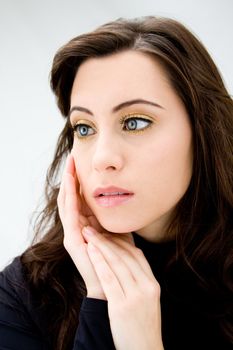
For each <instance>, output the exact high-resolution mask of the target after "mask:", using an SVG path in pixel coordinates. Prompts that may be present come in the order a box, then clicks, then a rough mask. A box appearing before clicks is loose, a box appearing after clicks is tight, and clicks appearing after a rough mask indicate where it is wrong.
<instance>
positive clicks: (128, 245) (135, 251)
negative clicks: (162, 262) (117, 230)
mask: <svg viewBox="0 0 233 350" xmlns="http://www.w3.org/2000/svg"><path fill="white" fill-rule="evenodd" d="M106 237H107V238H109V239H110V240H112V241H114V242H115V243H116V244H117V245H118V246H119V247H122V248H123V249H125V250H127V251H128V252H129V253H130V254H132V256H134V258H135V259H137V261H138V263H139V264H140V266H141V268H142V270H143V271H144V273H145V274H146V275H147V277H148V278H149V279H152V280H153V279H154V275H153V273H152V270H151V267H150V264H149V263H148V261H147V259H146V257H145V255H144V254H143V252H142V250H141V249H140V248H138V247H136V246H135V245H134V243H132V240H131V238H129V239H127V240H126V239H124V237H122V238H121V237H119V236H118V235H117V234H111V235H110V234H107V235H106ZM125 237H127V235H125Z"/></svg>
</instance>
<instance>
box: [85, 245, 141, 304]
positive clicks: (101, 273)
mask: <svg viewBox="0 0 233 350" xmlns="http://www.w3.org/2000/svg"><path fill="white" fill-rule="evenodd" d="M87 252H88V255H89V257H90V260H91V262H92V264H93V266H94V269H95V271H96V274H97V276H98V279H99V281H100V283H101V286H102V288H103V291H104V294H105V296H106V298H107V300H110V301H111V302H116V303H117V302H118V301H119V299H122V298H124V297H125V295H124V290H123V288H122V286H121V283H120V282H119V280H118V278H117V276H116V274H115V272H114V271H113V270H112V266H111V267H110V266H109V264H108V263H107V261H106V260H105V257H104V256H103V254H102V252H101V251H100V250H99V249H98V248H97V247H96V246H95V245H94V244H93V243H91V242H89V243H88V247H87ZM117 263H118V271H120V272H121V275H123V276H124V278H125V279H127V280H128V281H129V280H130V281H133V280H132V276H130V274H129V271H128V269H126V268H125V267H124V266H123V264H120V263H119V261H118V262H117ZM134 287H135V286H131V288H134Z"/></svg>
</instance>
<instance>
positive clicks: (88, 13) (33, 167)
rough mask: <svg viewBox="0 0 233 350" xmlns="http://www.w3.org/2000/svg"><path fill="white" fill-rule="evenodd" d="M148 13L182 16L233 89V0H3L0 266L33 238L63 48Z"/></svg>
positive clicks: (56, 121) (52, 137)
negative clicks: (56, 59)
mask: <svg viewBox="0 0 233 350" xmlns="http://www.w3.org/2000/svg"><path fill="white" fill-rule="evenodd" d="M142 15H162V16H167V17H172V18H175V19H178V20H180V21H182V22H183V23H184V24H185V25H186V26H187V27H188V28H189V29H191V30H192V31H193V32H194V33H195V34H196V35H197V36H198V37H199V38H200V39H201V41H202V42H203V43H204V45H205V46H206V47H207V49H208V51H209V52H210V54H211V55H212V57H213V59H214V60H215V62H216V63H217V65H218V67H219V69H220V72H221V73H222V76H223V78H224V81H225V83H226V85H227V87H228V90H229V91H230V93H231V94H232V92H233V78H232V77H233V48H232V36H233V20H232V19H233V1H232V0H221V1H219V0H206V1H205V0H195V1H191V0H190V1H189V0H174V1H173V0H161V1H159V0H143V1H137V0H116V1H111V0H85V1H83V0H82V1H81V0H44V1H43V0H41V1H38V0H0V146H1V147H0V159H1V171H0V269H1V268H2V267H4V266H5V265H6V264H7V263H9V262H10V261H11V259H12V258H13V257H14V256H15V255H17V254H19V253H21V252H22V251H23V250H24V249H25V248H26V247H27V246H28V244H29V242H30V241H31V239H32V236H33V234H32V225H31V223H30V222H31V218H32V214H33V211H34V210H35V209H36V207H37V206H38V204H39V202H41V201H42V194H43V185H44V181H45V174H46V170H47V168H48V165H49V164H50V162H51V160H52V156H53V152H54V148H55V143H56V139H57V136H58V134H59V132H60V131H61V129H62V127H63V123H64V121H63V119H62V117H61V116H60V114H59V111H58V109H57V107H56V104H55V99H54V96H53V95H52V93H51V91H50V87H49V71H50V68H51V64H52V59H53V56H54V54H55V52H56V50H57V49H58V48H59V47H60V46H61V45H63V44H64V43H65V42H67V41H68V40H69V39H71V38H73V37H74V36H77V35H79V34H81V33H83V32H86V31H89V30H92V29H94V28H95V27H97V26H98V25H101V24H103V23H105V22H108V21H110V20H114V19H116V18H118V17H130V18H131V17H137V16H142Z"/></svg>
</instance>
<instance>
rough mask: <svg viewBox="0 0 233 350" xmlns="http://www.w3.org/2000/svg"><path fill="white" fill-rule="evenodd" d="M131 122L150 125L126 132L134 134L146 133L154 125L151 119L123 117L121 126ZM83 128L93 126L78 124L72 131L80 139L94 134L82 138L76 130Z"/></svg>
mask: <svg viewBox="0 0 233 350" xmlns="http://www.w3.org/2000/svg"><path fill="white" fill-rule="evenodd" d="M130 120H140V121H144V122H148V123H149V124H148V125H147V126H145V127H143V128H141V129H134V130H126V131H128V132H132V133H139V132H143V131H145V130H146V129H148V128H150V127H151V126H152V125H151V124H152V123H153V122H152V121H151V120H149V119H146V118H142V117H130V118H127V117H125V116H124V117H122V118H121V119H120V124H121V125H123V124H124V123H125V122H128V121H130ZM81 126H85V127H88V128H90V127H91V126H90V125H88V124H85V123H77V124H75V125H73V126H72V129H73V132H74V133H75V134H76V136H77V137H78V138H79V139H84V138H86V137H89V136H92V135H93V134H91V135H84V136H80V134H78V131H77V130H76V128H78V127H79V128H80V127H81Z"/></svg>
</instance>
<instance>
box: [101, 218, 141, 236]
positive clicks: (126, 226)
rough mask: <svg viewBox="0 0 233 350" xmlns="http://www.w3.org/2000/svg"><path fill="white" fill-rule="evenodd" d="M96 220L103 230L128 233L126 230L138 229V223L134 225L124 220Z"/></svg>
mask: <svg viewBox="0 0 233 350" xmlns="http://www.w3.org/2000/svg"><path fill="white" fill-rule="evenodd" d="M98 221H99V223H100V225H101V226H102V227H103V228H104V229H105V230H107V231H109V232H112V233H128V232H134V231H136V230H138V229H139V225H135V223H134V224H132V223H130V222H126V221H124V220H116V221H115V222H113V221H111V222H110V221H107V220H100V219H98ZM140 228H141V226H140Z"/></svg>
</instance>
